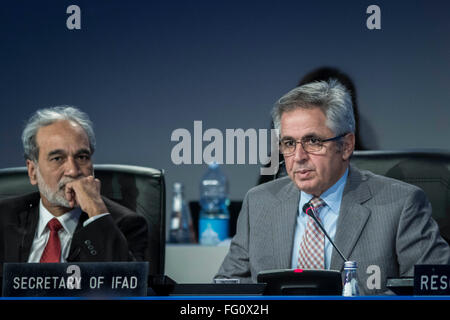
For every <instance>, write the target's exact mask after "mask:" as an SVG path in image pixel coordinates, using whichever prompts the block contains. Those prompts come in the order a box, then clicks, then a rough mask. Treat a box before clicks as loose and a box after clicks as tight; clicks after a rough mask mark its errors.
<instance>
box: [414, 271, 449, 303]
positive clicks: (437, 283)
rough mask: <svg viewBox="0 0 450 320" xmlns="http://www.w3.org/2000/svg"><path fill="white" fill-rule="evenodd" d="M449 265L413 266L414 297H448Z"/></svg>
mask: <svg viewBox="0 0 450 320" xmlns="http://www.w3.org/2000/svg"><path fill="white" fill-rule="evenodd" d="M449 294H450V265H416V266H414V295H416V296H426V295H449Z"/></svg>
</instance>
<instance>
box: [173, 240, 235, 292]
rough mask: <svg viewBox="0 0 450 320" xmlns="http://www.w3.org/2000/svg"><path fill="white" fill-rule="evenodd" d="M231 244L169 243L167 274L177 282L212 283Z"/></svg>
mask: <svg viewBox="0 0 450 320" xmlns="http://www.w3.org/2000/svg"><path fill="white" fill-rule="evenodd" d="M228 249H229V245H223V246H201V245H196V244H167V245H166V257H165V275H167V276H169V277H170V278H172V279H173V280H175V281H176V282H177V283H212V281H213V277H214V275H215V274H216V273H217V271H218V270H219V267H220V265H221V264H222V261H223V259H224V258H225V255H226V254H227V253H228Z"/></svg>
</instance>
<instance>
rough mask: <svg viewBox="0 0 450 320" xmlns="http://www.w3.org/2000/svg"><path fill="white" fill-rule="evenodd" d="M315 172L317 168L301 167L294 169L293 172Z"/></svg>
mask: <svg viewBox="0 0 450 320" xmlns="http://www.w3.org/2000/svg"><path fill="white" fill-rule="evenodd" d="M313 170H315V168H312V167H305V166H299V167H294V168H293V171H294V172H297V171H313Z"/></svg>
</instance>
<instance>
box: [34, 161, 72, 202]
mask: <svg viewBox="0 0 450 320" xmlns="http://www.w3.org/2000/svg"><path fill="white" fill-rule="evenodd" d="M36 169H37V170H36V178H37V182H38V189H39V192H40V193H41V194H42V195H43V196H44V197H45V198H46V199H47V200H48V202H50V203H51V204H52V205H54V206H58V207H63V208H71V206H70V204H69V201H67V199H66V197H65V196H64V185H65V184H66V183H68V182H70V181H73V180H75V179H70V178H64V177H63V178H62V179H61V180H60V181H59V183H58V189H57V190H56V191H55V190H52V188H50V186H49V185H48V184H47V183H46V182H45V181H44V179H43V178H42V176H41V172H40V171H39V167H37V168H36Z"/></svg>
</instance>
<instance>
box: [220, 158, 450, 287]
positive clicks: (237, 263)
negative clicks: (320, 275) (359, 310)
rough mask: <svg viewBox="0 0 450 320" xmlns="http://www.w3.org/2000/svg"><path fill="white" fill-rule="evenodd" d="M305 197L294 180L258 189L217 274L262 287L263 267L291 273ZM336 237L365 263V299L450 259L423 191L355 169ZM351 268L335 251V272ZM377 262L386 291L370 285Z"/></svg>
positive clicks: (347, 251)
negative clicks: (391, 281)
mask: <svg viewBox="0 0 450 320" xmlns="http://www.w3.org/2000/svg"><path fill="white" fill-rule="evenodd" d="M299 200H300V190H299V189H298V188H297V187H296V186H295V184H294V183H293V182H292V181H291V179H290V178H289V177H285V178H282V179H278V180H275V181H272V182H268V183H265V184H262V185H259V186H257V187H255V188H253V189H251V190H250V191H249V192H248V193H247V195H246V196H245V199H244V202H243V206H242V209H241V212H240V214H239V218H238V222H237V232H236V235H235V237H234V238H233V240H232V242H231V245H230V251H229V253H228V254H227V256H226V257H225V259H224V261H223V264H222V266H221V267H220V269H219V272H218V274H217V275H216V276H215V277H216V278H239V279H241V282H251V281H253V282H256V277H257V275H258V273H259V272H260V271H262V270H271V269H289V268H291V257H292V249H293V239H294V232H295V224H296V218H297V214H298V205H299ZM334 240H335V243H336V245H337V246H338V248H339V249H340V250H341V251H342V253H343V254H344V256H346V257H347V258H348V259H349V260H353V261H356V262H357V263H358V278H359V289H360V293H361V294H379V293H382V292H385V291H386V286H385V285H386V279H387V278H388V277H399V276H412V275H413V273H414V265H415V264H448V263H449V261H450V248H449V246H448V244H447V243H446V242H445V241H444V240H443V239H442V238H441V236H440V234H439V229H438V226H437V224H436V222H435V221H434V220H433V219H432V218H431V205H430V203H429V201H428V199H427V198H426V195H425V193H424V192H423V191H422V190H421V189H419V188H417V187H415V186H412V185H409V184H406V183H404V182H401V181H398V180H394V179H390V178H386V177H383V176H379V175H375V174H373V173H371V172H368V171H360V170H359V169H357V168H355V167H353V166H350V170H349V175H348V179H347V184H346V186H345V189H344V193H343V197H342V202H341V209H340V213H339V217H338V221H337V229H336V235H335V239H334ZM343 264H344V261H343V260H342V258H341V257H340V256H339V254H338V253H337V252H336V250H334V249H333V253H332V257H331V265H330V269H332V270H340V271H342V270H343ZM372 265H374V266H378V267H379V268H380V271H381V274H380V280H381V282H380V289H369V288H368V286H367V280H368V277H369V276H370V275H371V274H372V273H373V271H371V270H370V269H369V270H368V269H367V268H368V267H369V266H372ZM368 271H369V273H367V272H368ZM369 280H370V281H369V282H372V280H373V278H370V279H369ZM372 284H373V282H372Z"/></svg>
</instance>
